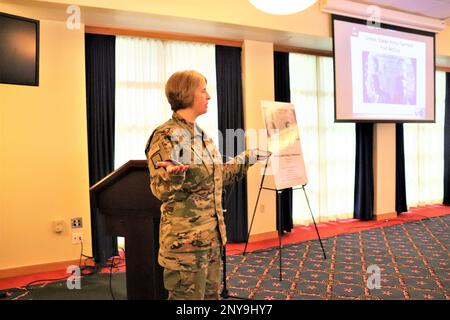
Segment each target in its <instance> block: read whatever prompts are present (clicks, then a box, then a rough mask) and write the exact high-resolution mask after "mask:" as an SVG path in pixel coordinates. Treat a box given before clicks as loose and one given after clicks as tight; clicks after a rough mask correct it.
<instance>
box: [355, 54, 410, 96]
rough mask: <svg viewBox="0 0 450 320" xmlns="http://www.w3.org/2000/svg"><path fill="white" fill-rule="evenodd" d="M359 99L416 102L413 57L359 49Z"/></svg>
mask: <svg viewBox="0 0 450 320" xmlns="http://www.w3.org/2000/svg"><path fill="white" fill-rule="evenodd" d="M362 64H363V65H362V70H363V73H364V76H363V102H364V103H378V104H386V103H389V104H400V105H416V101H417V92H416V87H417V62H416V59H415V58H409V57H399V56H393V55H387V54H379V53H371V52H368V51H363V52H362Z"/></svg>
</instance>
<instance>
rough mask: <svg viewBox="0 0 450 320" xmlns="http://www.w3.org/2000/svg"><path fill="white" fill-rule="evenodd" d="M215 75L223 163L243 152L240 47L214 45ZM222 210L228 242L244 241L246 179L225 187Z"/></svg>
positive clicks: (245, 235) (246, 227)
mask: <svg viewBox="0 0 450 320" xmlns="http://www.w3.org/2000/svg"><path fill="white" fill-rule="evenodd" d="M216 75H217V106H218V117H219V130H220V132H221V133H222V136H223V141H222V139H219V140H220V141H219V143H220V145H219V150H220V152H221V154H222V155H223V156H224V158H223V161H224V162H226V161H227V157H234V156H236V155H237V154H239V153H241V152H243V151H244V150H245V144H244V143H245V136H244V110H243V104H242V71H241V48H238V47H227V46H219V45H217V46H216ZM227 129H229V131H228V132H229V133H230V132H233V133H235V132H240V135H239V134H237V135H236V136H235V135H232V136H230V135H229V136H230V137H229V138H228V139H227ZM239 129H240V130H239ZM236 130H239V131H236ZM231 137H234V138H233V139H231ZM223 207H224V209H226V210H227V212H226V213H225V223H226V226H227V238H228V241H229V242H244V241H246V240H247V233H248V219H247V179H246V178H244V179H243V180H241V181H239V182H238V183H236V184H234V185H231V186H228V187H227V188H224V195H223Z"/></svg>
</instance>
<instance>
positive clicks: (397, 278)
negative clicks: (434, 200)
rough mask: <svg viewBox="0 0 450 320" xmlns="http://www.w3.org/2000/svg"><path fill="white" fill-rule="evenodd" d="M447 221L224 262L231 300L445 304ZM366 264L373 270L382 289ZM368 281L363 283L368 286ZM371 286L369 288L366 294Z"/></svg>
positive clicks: (449, 289)
mask: <svg viewBox="0 0 450 320" xmlns="http://www.w3.org/2000/svg"><path fill="white" fill-rule="evenodd" d="M449 225H450V215H446V216H441V217H436V218H430V219H423V220H419V221H414V222H408V223H403V224H399V225H394V226H389V227H383V228H378V229H372V230H367V231H360V232H357V231H356V230H355V231H356V232H355V233H350V234H344V235H339V236H334V237H330V238H327V239H323V245H324V248H325V251H326V254H327V260H324V258H323V254H322V249H321V247H320V244H319V241H318V240H313V241H307V242H302V243H298V244H289V245H283V247H282V262H283V265H282V281H280V279H279V271H280V269H279V258H278V257H279V250H278V247H275V248H269V249H264V250H258V251H254V252H251V253H247V255H246V256H243V255H242V254H241V255H229V256H228V257H227V288H228V290H229V294H230V296H231V297H233V296H237V297H240V298H249V299H254V300H300V299H302V300H303V299H313V300H330V299H332V300H339V299H346V300H348V299H363V300H373V299H375V300H379V299H382V300H409V299H412V300H428V299H429V300H450V264H449V261H450V259H449V250H448V248H449V246H450V240H449V231H450V229H449ZM371 265H376V266H378V267H379V269H378V270H379V271H380V277H379V279H380V282H379V283H380V285H381V288H378V289H377V288H373V286H367V285H366V284H367V283H371V284H374V282H373V279H374V277H373V273H367V268H368V267H369V266H371ZM368 280H369V282H368ZM369 287H372V288H373V289H369Z"/></svg>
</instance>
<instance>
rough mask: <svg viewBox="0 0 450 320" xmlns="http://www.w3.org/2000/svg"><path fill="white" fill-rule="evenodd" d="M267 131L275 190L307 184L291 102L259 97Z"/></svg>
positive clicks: (293, 108)
mask: <svg viewBox="0 0 450 320" xmlns="http://www.w3.org/2000/svg"><path fill="white" fill-rule="evenodd" d="M261 110H262V114H263V117H264V123H265V127H266V131H267V139H268V149H269V151H270V152H272V156H271V158H270V159H271V161H270V172H271V173H272V174H273V177H274V182H275V187H276V189H277V190H282V189H286V188H292V187H295V186H299V185H306V184H307V183H308V178H307V175H306V169H305V161H304V159H303V153H302V147H301V143H300V134H299V128H298V124H297V118H296V116H295V107H294V105H293V104H292V103H286V102H275V101H264V100H263V101H261Z"/></svg>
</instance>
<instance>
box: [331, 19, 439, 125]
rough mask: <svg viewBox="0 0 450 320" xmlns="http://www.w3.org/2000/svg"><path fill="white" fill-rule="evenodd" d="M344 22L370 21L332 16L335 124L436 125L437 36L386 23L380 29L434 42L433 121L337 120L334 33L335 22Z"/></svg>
mask: <svg viewBox="0 0 450 320" xmlns="http://www.w3.org/2000/svg"><path fill="white" fill-rule="evenodd" d="M336 20H338V21H344V22H349V23H356V24H362V25H367V23H368V20H364V19H358V18H353V17H346V16H341V15H336V14H332V15H331V30H332V31H331V32H332V48H333V49H332V50H333V77H334V82H333V85H334V122H335V123H436V35H435V33H433V32H428V31H423V30H416V29H411V28H406V27H400V26H395V25H391V24H386V23H380V28H382V29H390V30H394V31H401V32H406V33H413V34H418V35H422V36H427V37H431V38H432V40H433V53H434V54H433V70H434V74H433V88H434V90H433V101H434V103H433V120H409V119H404V120H401V119H397V120H393V119H336V109H337V100H336V52H335V33H334V22H335V21H336Z"/></svg>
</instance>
